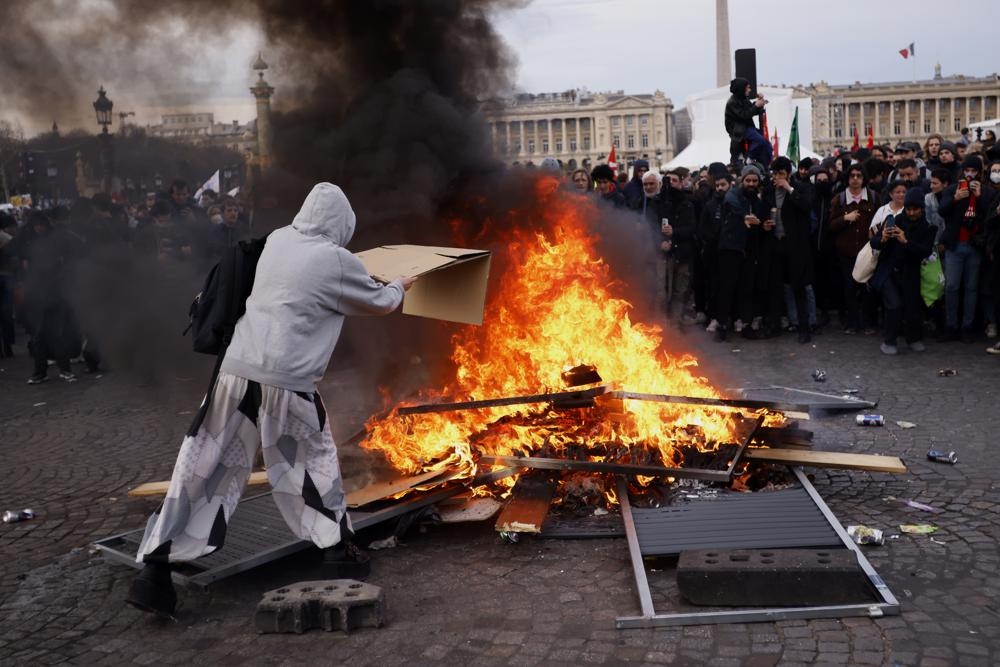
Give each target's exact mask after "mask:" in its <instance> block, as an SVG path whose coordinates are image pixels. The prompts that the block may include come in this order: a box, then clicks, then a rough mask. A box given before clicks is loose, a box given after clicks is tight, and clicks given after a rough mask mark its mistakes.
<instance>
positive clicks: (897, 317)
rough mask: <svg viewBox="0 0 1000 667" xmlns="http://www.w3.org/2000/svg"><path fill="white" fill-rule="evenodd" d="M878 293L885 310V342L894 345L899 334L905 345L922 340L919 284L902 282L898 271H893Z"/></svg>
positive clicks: (922, 315)
mask: <svg viewBox="0 0 1000 667" xmlns="http://www.w3.org/2000/svg"><path fill="white" fill-rule="evenodd" d="M880 291H881V293H882V307H883V308H885V342H886V343H888V344H889V345H895V344H896V340H897V339H898V338H899V336H900V334H902V335H903V336H904V337H905V338H906V342H907V343H915V342H917V341H919V340H923V337H924V302H923V299H922V298H921V296H920V284H919V283H916V282H913V281H906V280H903V277H902V275H901V274H900V273H899V271H893V272H892V273H891V274H890V275H889V277H888V278H887V279H886V281H885V282H884V283H882V287H881V290H880Z"/></svg>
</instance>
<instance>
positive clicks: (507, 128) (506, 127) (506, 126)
mask: <svg viewBox="0 0 1000 667" xmlns="http://www.w3.org/2000/svg"><path fill="white" fill-rule="evenodd" d="M504 131H505V136H506V137H507V144H506V146H504V152H505V153H506V154H507V155H510V120H509V119H508V120H507V122H506V123H504Z"/></svg>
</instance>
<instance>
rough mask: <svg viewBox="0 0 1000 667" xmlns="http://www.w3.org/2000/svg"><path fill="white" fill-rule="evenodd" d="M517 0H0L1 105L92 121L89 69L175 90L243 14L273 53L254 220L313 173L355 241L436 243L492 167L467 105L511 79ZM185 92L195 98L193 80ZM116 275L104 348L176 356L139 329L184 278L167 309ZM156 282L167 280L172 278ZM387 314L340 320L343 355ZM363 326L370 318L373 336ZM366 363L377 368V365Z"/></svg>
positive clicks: (129, 355)
mask: <svg viewBox="0 0 1000 667" xmlns="http://www.w3.org/2000/svg"><path fill="white" fill-rule="evenodd" d="M521 4H524V3H523V2H520V1H518V0H425V1H410V0H372V1H368V2H356V1H352V0H250V1H247V0H211V1H201V0H112V1H110V2H100V1H98V0H81V1H80V2H70V3H67V2H64V1H63V0H6V1H5V2H3V3H0V22H2V24H3V25H4V28H5V30H4V48H3V49H2V50H0V54H2V55H0V80H3V81H4V83H5V86H6V88H7V90H9V91H16V93H15V94H9V95H5V96H4V97H3V100H4V102H3V110H2V111H0V115H4V114H6V113H12V114H26V115H32V114H37V113H40V112H41V110H44V113H45V114H46V115H47V116H48V115H52V116H54V117H62V118H70V119H80V122H88V123H90V122H92V121H89V120H88V119H90V118H92V116H91V110H90V104H91V102H92V101H93V98H94V90H95V89H96V87H97V84H99V83H103V84H105V85H107V86H108V87H109V89H110V90H112V91H121V93H122V94H127V93H128V92H129V91H130V90H131V89H137V88H143V89H153V90H154V91H155V90H162V91H177V90H178V89H184V88H185V86H186V83H188V82H191V81H194V80H195V79H196V78H197V77H199V76H201V77H203V76H204V72H205V71H206V70H209V71H210V70H211V69H212V67H213V63H212V61H211V59H210V55H211V54H213V53H215V52H217V47H218V46H219V44H222V43H225V41H226V40H229V39H233V38H234V36H235V35H238V34H240V31H241V30H244V31H245V29H246V27H247V26H252V27H255V28H257V29H259V31H260V32H261V34H262V36H263V39H262V42H263V44H264V48H265V52H266V54H267V55H266V59H267V60H269V61H270V63H271V65H272V69H271V70H270V71H268V73H267V78H268V80H269V82H270V83H271V84H272V85H273V86H275V88H276V89H277V93H276V95H275V97H274V100H273V102H274V107H275V113H274V115H273V119H272V125H273V135H274V144H273V149H274V159H273V164H272V168H271V169H270V171H269V172H268V173H267V174H266V175H265V178H264V179H262V182H260V183H258V190H259V192H258V193H257V197H256V203H257V211H255V223H256V226H257V229H266V228H269V227H276V226H280V225H284V224H288V222H290V220H291V217H292V215H293V214H294V212H295V210H296V209H297V207H298V205H299V204H300V203H301V201H302V199H303V197H304V196H305V194H306V193H307V192H308V190H309V188H310V187H311V186H312V185H313V184H314V183H316V182H318V181H332V182H334V183H337V184H339V185H341V186H342V187H343V188H344V190H345V191H346V192H347V194H348V196H349V198H350V199H351V201H352V204H353V205H354V208H355V210H356V212H357V214H358V232H357V234H356V237H355V240H354V243H352V248H354V249H364V248H367V247H371V246H373V245H377V244H379V243H384V242H396V243H401V242H416V243H424V244H443V243H446V242H447V241H448V238H449V229H448V227H447V225H446V224H445V223H444V219H443V217H441V212H442V211H443V210H444V209H446V208H447V207H448V205H449V202H453V201H455V200H462V199H463V198H465V197H466V196H467V194H468V193H466V192H465V185H466V184H468V183H469V182H471V181H473V180H475V181H476V182H478V183H480V184H481V183H482V182H483V179H482V177H483V175H484V174H490V173H494V172H495V170H497V169H498V165H497V164H496V163H495V162H494V160H493V158H492V157H491V150H490V142H489V135H488V132H487V129H486V126H485V124H484V123H483V122H482V120H481V119H480V118H479V116H478V111H477V109H478V104H479V101H480V100H482V99H485V98H488V97H491V96H493V95H494V94H496V93H498V92H502V91H506V90H509V88H510V86H511V82H512V73H513V65H514V58H513V56H512V54H511V53H510V52H509V50H508V49H507V48H506V47H505V45H504V44H503V42H502V41H501V39H500V38H499V36H498V34H497V33H496V31H495V30H494V28H493V26H492V25H491V23H490V18H491V16H492V15H493V14H494V13H496V12H498V11H503V10H507V9H511V8H513V7H516V6H519V5H521ZM247 65H249V63H247ZM248 73H249V72H248ZM191 88H192V89H195V88H196V86H193V85H192V86H191ZM247 95H248V97H249V93H247ZM114 96H115V95H114V94H112V97H114ZM157 101H162V100H157V99H156V98H155V95H154V98H153V99H151V100H150V102H153V103H155V102H157ZM173 101H174V102H177V100H173ZM187 101H188V102H189V103H190V104H197V102H198V99H195V96H194V94H192V99H190V100H187ZM122 265H123V266H124V263H123V264H122ZM118 277H119V278H125V279H119V280H107V272H105V273H104V274H102V276H101V279H100V280H99V281H95V282H98V283H99V284H98V285H96V287H95V288H94V289H92V290H90V291H91V292H92V293H96V294H100V295H102V297H101V299H102V302H101V303H100V304H94V306H93V307H92V308H90V310H93V311H96V312H106V311H107V310H108V303H109V302H110V303H114V304H116V305H117V306H119V307H116V308H112V310H114V311H116V312H117V313H118V316H117V317H114V318H110V320H109V319H106V318H98V320H99V322H98V324H100V323H101V321H103V322H104V323H108V322H111V321H113V322H114V330H113V331H104V332H98V333H100V334H103V335H101V336H99V337H100V338H101V339H102V340H103V341H104V342H105V344H106V346H107V347H108V348H109V349H106V350H105V351H106V353H107V354H108V356H109V357H110V358H111V360H112V362H114V361H115V360H117V361H118V362H119V364H131V363H132V361H129V360H134V359H141V358H143V355H159V357H158V358H159V361H160V362H161V363H162V365H163V367H164V368H168V369H169V368H171V366H172V365H173V364H175V363H176V362H177V361H179V360H177V359H175V358H174V354H173V353H172V352H169V351H167V348H165V347H164V346H158V345H154V344H153V341H151V340H149V339H148V335H147V334H146V333H145V332H148V331H150V330H155V331H173V330H176V323H177V322H178V321H183V317H184V313H183V312H173V311H174V308H175V304H183V303H186V302H188V301H189V300H190V297H191V296H192V295H191V294H190V293H189V292H188V291H186V290H185V289H181V290H179V291H178V293H177V294H173V293H169V294H163V295H162V298H160V299H156V300H155V301H154V303H155V302H158V303H159V304H162V305H163V306H164V307H166V306H168V305H169V306H170V307H169V310H167V309H157V308H148V306H149V305H150V303H151V300H150V298H149V296H150V295H149V293H148V290H144V289H133V287H134V286H136V285H138V284H148V282H149V281H150V280H154V279H153V278H149V277H148V276H147V277H146V278H147V279H146V280H143V281H140V282H138V283H137V282H135V281H132V282H130V281H129V280H128V279H127V277H125V276H120V275H119V276H118ZM84 282H86V281H85V279H84ZM183 283H184V285H185V287H187V286H189V285H191V284H196V283H195V281H192V280H190V279H188V280H185V281H183ZM157 284H158V285H159V288H160V289H163V290H165V291H166V292H170V288H169V287H168V285H169V284H170V281H159V282H158V283H157ZM84 307H86V306H84ZM140 313H141V315H140ZM397 318H398V316H397ZM406 322H408V323H409V322H412V320H406ZM399 323H400V320H399V319H397V320H395V325H398V324H399ZM385 325H386V323H379V324H378V325H376V324H375V323H372V324H357V325H353V326H350V327H349V328H348V330H347V334H348V337H349V338H352V339H353V340H354V341H355V344H354V345H351V341H350V340H349V341H346V342H347V345H342V348H344V349H343V351H342V352H341V355H347V354H353V355H354V356H356V357H365V358H369V359H374V358H376V355H374V354H373V353H372V348H379V349H381V350H383V351H384V350H386V349H392V347H393V345H392V344H391V341H390V340H388V338H387V336H388V334H385V333H384V332H385V331H386V330H387V329H390V330H391V329H393V328H395V329H397V330H398V329H400V328H401V327H400V326H395V325H394V326H391V327H386V326H385ZM418 328H419V327H418ZM368 329H370V330H372V331H378V332H380V333H379V334H378V335H375V336H372V335H370V334H369V333H368V332H367V331H364V330H368ZM426 335H429V336H432V337H435V335H434V334H426ZM409 338H410V340H411V341H412V340H414V336H412V335H410V336H409ZM416 339H417V340H419V336H418V337H416ZM126 341H128V342H129V343H128V344H126ZM360 341H365V343H366V344H365V345H363V344H362V343H361V342H360ZM154 348H155V349H154ZM377 356H378V357H379V358H384V357H385V356H386V355H385V354H384V353H383V354H379V355H377ZM389 356H395V357H398V356H400V355H399V354H398V353H397V354H395V355H389ZM402 356H403V358H407V356H408V355H407V354H405V353H404V354H403V355H402ZM154 358H156V357H155V356H154ZM150 374H151V375H153V376H155V375H156V373H150ZM373 376H378V377H385V376H386V372H385V369H384V368H383V369H381V372H378V373H373Z"/></svg>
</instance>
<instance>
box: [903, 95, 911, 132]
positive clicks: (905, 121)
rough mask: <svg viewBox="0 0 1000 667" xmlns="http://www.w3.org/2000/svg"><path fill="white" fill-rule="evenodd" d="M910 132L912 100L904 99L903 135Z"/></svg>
mask: <svg viewBox="0 0 1000 667" xmlns="http://www.w3.org/2000/svg"><path fill="white" fill-rule="evenodd" d="M909 132H910V100H903V136H904V137H905V136H908V135H909Z"/></svg>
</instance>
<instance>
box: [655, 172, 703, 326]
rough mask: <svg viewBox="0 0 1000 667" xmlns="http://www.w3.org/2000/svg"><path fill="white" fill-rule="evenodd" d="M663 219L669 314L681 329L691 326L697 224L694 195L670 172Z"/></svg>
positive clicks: (664, 185)
mask: <svg viewBox="0 0 1000 667" xmlns="http://www.w3.org/2000/svg"><path fill="white" fill-rule="evenodd" d="M660 198H661V199H662V200H663V213H664V215H663V217H664V218H665V219H666V222H665V223H662V221H661V223H662V224H661V233H662V234H663V237H664V241H663V243H662V244H661V246H660V247H661V248H662V249H663V251H664V254H665V255H666V259H667V263H666V276H665V280H664V290H665V291H666V299H667V300H666V315H667V318H669V319H676V324H677V325H678V326H680V325H682V324H692V323H693V320H691V321H688V319H689V318H687V317H686V315H685V310H686V309H687V306H688V301H689V299H690V297H691V276H692V267H693V263H694V254H695V234H696V231H697V230H696V224H697V223H696V221H695V215H694V203H693V202H692V201H691V195H690V194H689V193H688V192H687V191H685V190H684V189H683V184H682V180H681V175H680V174H678V173H677V172H674V171H672V172H669V173H668V174H667V176H666V178H664V179H663V190H662V192H661V194H660Z"/></svg>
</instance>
